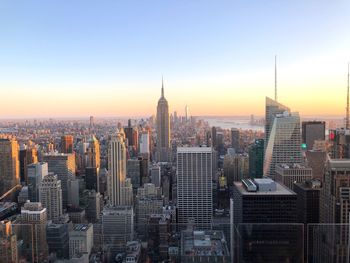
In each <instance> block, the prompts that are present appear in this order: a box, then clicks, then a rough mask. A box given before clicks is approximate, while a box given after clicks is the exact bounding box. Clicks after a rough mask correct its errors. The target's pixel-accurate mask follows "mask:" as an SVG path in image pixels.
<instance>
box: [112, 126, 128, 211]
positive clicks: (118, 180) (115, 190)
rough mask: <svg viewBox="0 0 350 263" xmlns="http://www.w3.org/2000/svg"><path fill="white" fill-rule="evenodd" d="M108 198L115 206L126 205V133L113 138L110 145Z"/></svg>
mask: <svg viewBox="0 0 350 263" xmlns="http://www.w3.org/2000/svg"><path fill="white" fill-rule="evenodd" d="M108 173H109V180H108V196H109V199H110V203H111V205H113V206H117V205H124V204H125V201H126V200H124V199H125V198H124V191H123V190H122V188H123V187H124V186H125V178H126V148H125V136H124V133H122V132H121V133H118V134H117V135H114V136H112V138H111V140H110V142H109V145H108Z"/></svg>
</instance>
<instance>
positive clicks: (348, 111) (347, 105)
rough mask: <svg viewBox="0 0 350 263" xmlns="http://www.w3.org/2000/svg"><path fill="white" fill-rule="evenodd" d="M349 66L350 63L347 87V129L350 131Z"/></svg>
mask: <svg viewBox="0 0 350 263" xmlns="http://www.w3.org/2000/svg"><path fill="white" fill-rule="evenodd" d="M349 64H350V63H348V87H347V96H346V120H345V128H346V129H347V130H348V129H349Z"/></svg>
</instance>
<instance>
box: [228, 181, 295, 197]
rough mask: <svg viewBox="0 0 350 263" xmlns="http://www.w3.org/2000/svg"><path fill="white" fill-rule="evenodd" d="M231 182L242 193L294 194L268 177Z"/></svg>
mask: <svg viewBox="0 0 350 263" xmlns="http://www.w3.org/2000/svg"><path fill="white" fill-rule="evenodd" d="M233 184H234V186H235V187H236V189H237V190H238V191H239V192H240V193H241V194H242V195H296V193H294V192H293V191H292V190H290V189H289V188H288V187H286V186H284V185H282V184H280V183H278V182H275V181H273V180H272V179H270V178H262V179H254V180H251V179H245V180H242V181H241V182H234V183H233ZM248 189H249V190H248Z"/></svg>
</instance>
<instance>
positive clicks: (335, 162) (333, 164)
mask: <svg viewBox="0 0 350 263" xmlns="http://www.w3.org/2000/svg"><path fill="white" fill-rule="evenodd" d="M328 165H329V167H330V168H347V169H350V159H330V160H328Z"/></svg>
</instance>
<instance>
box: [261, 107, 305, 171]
mask: <svg viewBox="0 0 350 263" xmlns="http://www.w3.org/2000/svg"><path fill="white" fill-rule="evenodd" d="M269 134H270V137H269V139H268V143H267V146H266V150H265V160H264V175H265V176H270V177H272V178H274V176H275V167H276V164H283V163H296V164H298V163H301V162H302V154H301V136H300V117H299V114H298V113H289V112H287V111H285V112H284V113H283V114H277V115H275V117H274V119H273V125H272V127H271V129H270V131H269Z"/></svg>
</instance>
